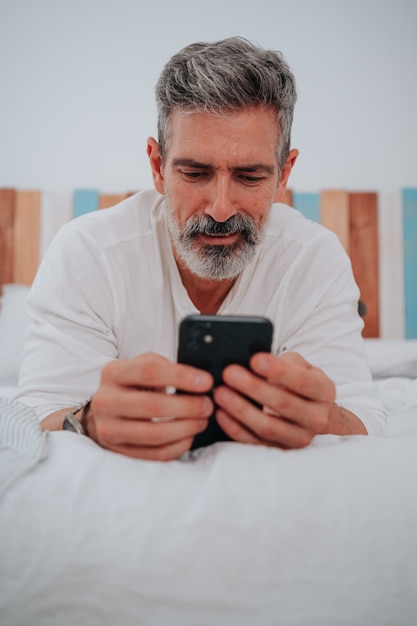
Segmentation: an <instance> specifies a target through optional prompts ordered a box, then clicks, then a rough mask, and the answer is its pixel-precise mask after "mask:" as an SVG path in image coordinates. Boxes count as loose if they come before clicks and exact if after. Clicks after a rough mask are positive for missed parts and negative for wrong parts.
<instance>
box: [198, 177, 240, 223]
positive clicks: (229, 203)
mask: <svg viewBox="0 0 417 626" xmlns="http://www.w3.org/2000/svg"><path fill="white" fill-rule="evenodd" d="M231 187H232V185H231V182H230V181H229V180H228V179H227V178H226V177H224V178H223V177H219V178H218V179H217V180H216V181H213V186H212V189H211V197H210V200H209V202H208V204H207V207H206V209H205V213H206V215H210V217H212V218H213V219H214V220H216V222H226V220H228V219H229V217H232V215H236V213H237V207H236V203H235V202H234V199H233V195H232V188H231Z"/></svg>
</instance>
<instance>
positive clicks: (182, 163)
mask: <svg viewBox="0 0 417 626" xmlns="http://www.w3.org/2000/svg"><path fill="white" fill-rule="evenodd" d="M172 164H173V165H174V167H192V168H195V169H205V170H212V169H214V168H213V166H212V165H211V164H210V163H202V162H201V161H195V160H194V159H180V158H177V159H173V161H172ZM232 170H233V171H234V172H249V173H251V174H256V173H257V172H265V173H266V174H271V175H272V174H274V173H275V167H274V166H273V165H266V164H265V163H251V164H250V165H249V164H248V165H239V166H236V167H233V168H232Z"/></svg>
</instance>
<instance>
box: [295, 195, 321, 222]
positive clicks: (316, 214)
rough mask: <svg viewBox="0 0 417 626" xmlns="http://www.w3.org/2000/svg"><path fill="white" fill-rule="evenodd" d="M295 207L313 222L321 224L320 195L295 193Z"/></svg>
mask: <svg viewBox="0 0 417 626" xmlns="http://www.w3.org/2000/svg"><path fill="white" fill-rule="evenodd" d="M293 202H294V204H293V207H294V208H296V209H297V211H300V212H301V213H302V214H303V215H304V217H306V218H307V219H308V220H312V221H313V222H320V197H319V194H318V193H305V192H295V193H293Z"/></svg>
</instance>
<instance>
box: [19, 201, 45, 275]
mask: <svg viewBox="0 0 417 626" xmlns="http://www.w3.org/2000/svg"><path fill="white" fill-rule="evenodd" d="M40 203H41V194H40V192H39V191H16V201H15V217H14V244H13V245H14V251H13V282H15V283H21V284H22V285H31V284H32V281H33V279H34V277H35V274H36V271H37V269H38V265H39V247H40Z"/></svg>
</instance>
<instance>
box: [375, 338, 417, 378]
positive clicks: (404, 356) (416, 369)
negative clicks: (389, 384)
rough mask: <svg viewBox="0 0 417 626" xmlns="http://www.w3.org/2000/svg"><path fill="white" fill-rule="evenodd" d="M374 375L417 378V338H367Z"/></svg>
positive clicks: (377, 376)
mask: <svg viewBox="0 0 417 626" xmlns="http://www.w3.org/2000/svg"><path fill="white" fill-rule="evenodd" d="M365 351H366V353H367V355H368V359H369V365H370V369H371V373H372V376H373V377H374V378H375V379H381V378H388V377H394V376H398V377H405V378H417V339H365Z"/></svg>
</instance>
